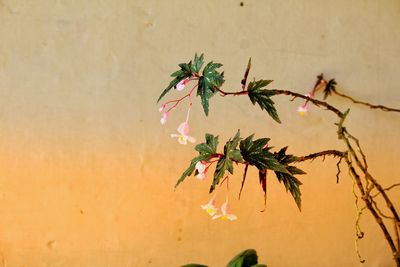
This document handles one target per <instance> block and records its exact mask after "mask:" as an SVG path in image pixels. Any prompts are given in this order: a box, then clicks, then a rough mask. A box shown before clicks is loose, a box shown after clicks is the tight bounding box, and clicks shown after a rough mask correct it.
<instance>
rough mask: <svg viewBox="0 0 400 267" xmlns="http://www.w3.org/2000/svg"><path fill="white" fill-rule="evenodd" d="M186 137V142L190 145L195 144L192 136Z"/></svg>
mask: <svg viewBox="0 0 400 267" xmlns="http://www.w3.org/2000/svg"><path fill="white" fill-rule="evenodd" d="M186 137H187V140H188V141H189V142H190V143H195V142H196V138H194V137H192V136H186Z"/></svg>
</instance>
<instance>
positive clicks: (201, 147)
mask: <svg viewBox="0 0 400 267" xmlns="http://www.w3.org/2000/svg"><path fill="white" fill-rule="evenodd" d="M205 138H206V142H205V143H201V144H198V145H197V146H196V147H195V149H196V151H197V152H199V156H197V157H195V158H194V159H192V161H191V162H190V165H189V167H188V168H187V169H186V170H185V171H184V172H183V174H182V175H181V177H180V178H179V180H178V181H177V183H176V185H175V188H176V187H177V186H178V185H179V184H180V183H182V182H183V181H184V180H185V179H186V177H188V176H190V175H192V174H193V172H194V171H195V168H196V164H197V162H199V161H207V160H208V159H210V158H211V157H212V156H213V154H215V153H217V147H218V136H214V135H212V134H208V133H206V135H205ZM195 174H197V173H195Z"/></svg>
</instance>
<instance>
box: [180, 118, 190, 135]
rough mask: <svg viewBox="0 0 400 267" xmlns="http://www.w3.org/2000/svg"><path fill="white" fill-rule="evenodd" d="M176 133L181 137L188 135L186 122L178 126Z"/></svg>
mask: <svg viewBox="0 0 400 267" xmlns="http://www.w3.org/2000/svg"><path fill="white" fill-rule="evenodd" d="M178 133H180V134H181V135H187V134H188V133H189V124H188V123H187V121H184V122H182V123H181V124H179V126H178Z"/></svg>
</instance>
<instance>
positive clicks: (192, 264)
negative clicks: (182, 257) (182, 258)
mask: <svg viewBox="0 0 400 267" xmlns="http://www.w3.org/2000/svg"><path fill="white" fill-rule="evenodd" d="M181 267H208V266H207V265H202V264H197V263H190V264H186V265H182V266H181Z"/></svg>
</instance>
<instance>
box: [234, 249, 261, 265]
mask: <svg viewBox="0 0 400 267" xmlns="http://www.w3.org/2000/svg"><path fill="white" fill-rule="evenodd" d="M256 264H258V256H257V252H256V251H255V250H254V249H247V250H245V251H243V252H241V253H239V254H238V255H236V256H235V257H234V258H233V259H232V260H231V261H230V262H229V263H228V265H227V267H251V266H254V265H256Z"/></svg>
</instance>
